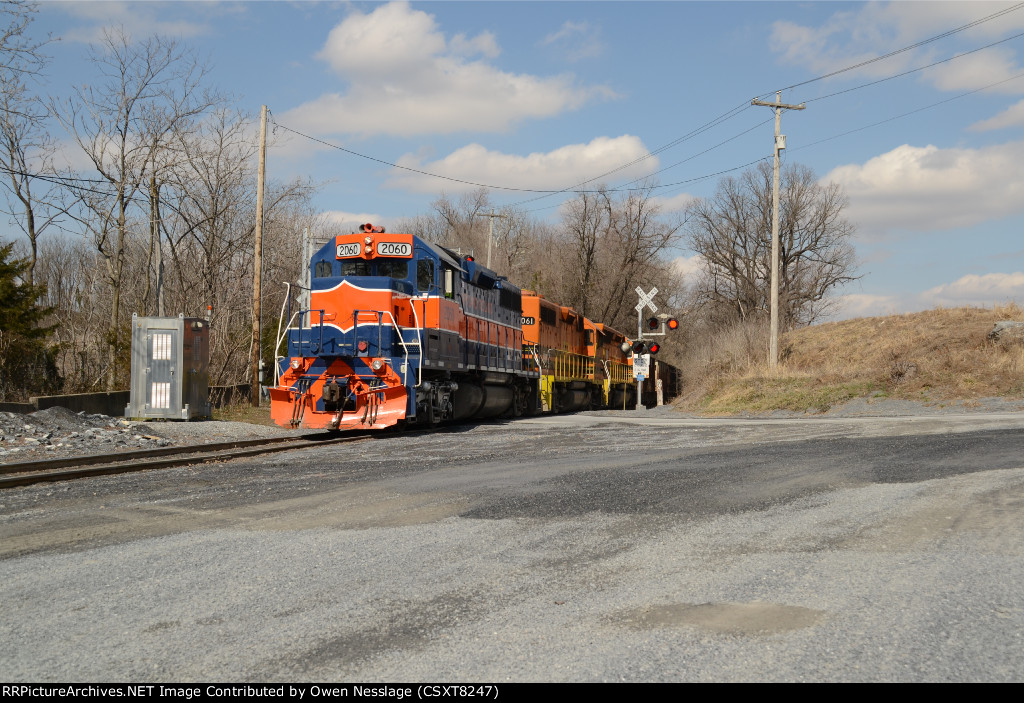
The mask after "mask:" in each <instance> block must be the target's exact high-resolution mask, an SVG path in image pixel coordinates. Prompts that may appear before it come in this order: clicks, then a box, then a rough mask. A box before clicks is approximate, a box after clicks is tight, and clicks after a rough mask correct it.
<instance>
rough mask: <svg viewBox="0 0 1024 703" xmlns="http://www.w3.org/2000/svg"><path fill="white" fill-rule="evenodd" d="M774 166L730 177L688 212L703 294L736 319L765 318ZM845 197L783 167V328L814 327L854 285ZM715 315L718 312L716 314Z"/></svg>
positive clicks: (808, 174) (803, 171) (804, 172)
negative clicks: (833, 297)
mask: <svg viewBox="0 0 1024 703" xmlns="http://www.w3.org/2000/svg"><path fill="white" fill-rule="evenodd" d="M771 203H772V168H771V166H770V165H768V164H761V165H760V166H758V167H757V168H755V169H751V170H749V171H746V172H744V173H743V174H742V175H741V176H740V177H739V178H732V177H730V178H726V179H724V180H723V181H722V182H721V183H719V185H718V189H717V191H716V192H715V194H714V196H712V197H711V198H709V199H704V200H698V201H696V202H695V203H694V204H693V205H692V206H691V208H690V211H689V214H690V221H689V224H688V227H687V230H688V235H689V244H690V247H691V248H692V249H693V250H694V251H695V252H697V253H698V254H700V255H701V257H702V258H703V260H704V264H705V267H706V269H705V276H704V278H703V280H702V281H700V282H699V283H698V284H697V289H698V293H699V295H700V296H701V297H702V298H703V299H704V301H705V303H707V304H709V305H710V306H711V308H712V309H713V314H719V315H721V314H722V313H725V316H726V317H728V316H732V317H733V318H734V319H738V320H744V321H746V320H751V319H753V318H756V317H759V316H762V315H766V314H767V313H768V293H769V287H770V277H769V269H770V256H771V215H772V213H771ZM846 204H847V202H846V197H845V195H844V194H843V192H842V189H841V188H840V187H839V186H838V185H837V184H835V183H829V184H827V185H822V184H820V183H818V182H817V178H816V177H815V175H814V172H813V171H812V170H811V169H809V168H807V167H805V166H800V165H791V166H787V167H785V168H784V169H783V171H782V175H781V182H780V207H779V214H780V217H779V238H780V256H779V261H780V263H779V291H780V295H779V305H780V313H781V314H780V320H781V321H782V324H783V326H784V327H792V326H794V325H799V324H809V323H810V322H813V321H814V320H815V319H817V318H818V317H819V316H820V315H821V314H822V313H824V312H825V311H827V310H828V309H829V304H830V300H829V298H828V296H829V294H830V293H832V292H833V291H834V290H835V289H836V288H837V287H839V286H841V285H843V284H845V283H847V282H849V281H852V280H855V279H856V278H857V276H855V275H854V271H855V257H854V252H853V246H852V243H851V240H852V238H853V235H854V231H855V230H854V227H853V225H852V224H851V223H850V222H848V221H847V220H845V219H844V218H843V211H844V209H845V208H846ZM714 311H717V312H714Z"/></svg>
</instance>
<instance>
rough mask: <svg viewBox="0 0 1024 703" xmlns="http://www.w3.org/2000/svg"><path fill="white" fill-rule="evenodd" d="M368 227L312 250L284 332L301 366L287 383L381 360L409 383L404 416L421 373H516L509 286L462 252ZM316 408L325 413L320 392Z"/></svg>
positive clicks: (515, 314)
mask: <svg viewBox="0 0 1024 703" xmlns="http://www.w3.org/2000/svg"><path fill="white" fill-rule="evenodd" d="M373 229H375V230H377V231H372V230H371V231H364V232H359V233H353V234H350V235H341V236H339V237H336V238H335V240H334V241H333V242H329V243H328V244H326V245H324V246H323V247H322V248H321V249H320V250H319V251H317V252H316V254H315V255H314V256H313V258H312V260H311V262H310V272H311V281H312V285H311V288H312V291H311V296H310V299H311V309H310V310H309V311H304V312H302V313H301V315H300V317H301V318H302V319H301V321H300V328H299V329H291V330H289V332H288V336H287V351H286V354H287V355H288V357H290V358H291V360H293V363H294V360H295V359H302V360H303V361H302V366H303V367H304V368H302V369H301V373H296V371H293V372H292V374H290V378H288V379H287V380H288V381H291V382H292V383H293V385H297V384H298V383H299V377H301V378H302V379H305V381H306V382H307V384H309V385H312V384H313V383H315V381H316V379H319V378H321V377H324V376H325V375H326V376H338V375H355V376H357V377H360V378H366V379H369V380H374V379H375V378H379V377H380V370H379V369H378V370H377V371H376V372H375V371H374V369H373V368H372V365H373V364H374V363H375V362H377V360H383V361H384V362H385V363H386V364H387V365H388V367H389V368H388V370H389V371H393V372H394V373H396V374H397V375H399V376H400V377H401V385H403V386H405V387H406V388H407V389H409V391H410V392H409V393H408V399H407V408H406V411H407V414H408V415H409V416H412V415H414V414H415V411H416V404H415V393H413V392H411V389H413V388H415V387H416V386H417V385H418V383H419V381H420V380H422V379H423V378H426V377H432V376H433V377H436V376H437V375H438V374H446V373H449V372H456V373H459V372H468V371H492V372H501V373H512V374H517V375H521V374H523V370H522V334H521V331H520V330H519V316H520V301H519V289H518V288H517V287H515V286H514V285H511V284H509V283H508V282H507V281H505V280H503V279H502V278H500V277H498V276H497V275H496V274H495V273H494V272H492V271H490V270H488V269H486V268H484V267H482V266H478V265H476V263H475V262H474V261H472V259H471V258H469V259H460V258H459V257H458V255H457V254H455V253H454V252H451V251H450V250H447V249H444V248H442V247H439V246H435V245H433V244H430V243H428V242H425V241H423V240H422V239H420V238H418V237H415V236H413V235H409V234H389V233H385V232H383V231H380V228H373ZM288 361H289V359H285V360H284V361H283V363H282V366H285V365H287V364H288ZM310 362H311V363H310ZM377 363H379V362H377ZM282 371H286V369H282ZM285 380H286V379H285V378H282V385H285ZM315 411H317V412H323V411H325V408H324V403H323V401H322V400H321V401H318V402H317V403H316V408H315Z"/></svg>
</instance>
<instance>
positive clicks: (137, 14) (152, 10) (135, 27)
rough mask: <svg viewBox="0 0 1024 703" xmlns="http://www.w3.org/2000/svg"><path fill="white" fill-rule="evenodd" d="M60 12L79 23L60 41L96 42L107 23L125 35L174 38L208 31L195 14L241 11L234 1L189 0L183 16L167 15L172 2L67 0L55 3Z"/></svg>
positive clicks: (99, 39) (99, 41) (101, 36)
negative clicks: (206, 0) (192, 0)
mask: <svg viewBox="0 0 1024 703" xmlns="http://www.w3.org/2000/svg"><path fill="white" fill-rule="evenodd" d="M55 5H58V6H59V7H60V8H61V9H62V10H63V11H64V12H66V13H68V14H69V15H72V16H74V17H77V18H78V19H79V20H80V23H79V24H78V26H76V27H72V28H70V29H68V30H66V31H65V32H63V33H62V34H61V37H60V38H61V40H62V41H70V42H83V43H87V44H98V43H102V41H103V31H104V29H106V28H109V27H124V29H125V30H126V31H127V32H128V34H129V35H131V36H133V37H135V38H136V39H142V38H145V37H148V36H151V35H153V34H160V35H163V36H167V37H173V38H174V39H189V38H192V37H198V36H202V35H205V34H208V33H209V32H210V31H211V25H210V24H209V23H208V22H205V21H199V20H198V19H197V18H198V17H200V16H202V15H203V14H207V13H210V12H212V13H213V14H215V15H220V14H224V13H225V12H228V13H234V12H239V11H243V8H242V7H241V6H235V5H234V3H231V4H228V5H224V4H223V3H200V4H198V5H196V4H193V3H189V5H188V8H189V9H188V10H187V12H186V15H187V19H185V18H182V19H168V18H167V17H166V15H167V14H168V9H170V8H174V4H173V3H172V4H170V5H167V4H164V3H155V2H154V3H149V2H67V3H55ZM171 11H172V12H173V9H172V10H171Z"/></svg>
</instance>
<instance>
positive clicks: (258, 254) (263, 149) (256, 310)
mask: <svg viewBox="0 0 1024 703" xmlns="http://www.w3.org/2000/svg"><path fill="white" fill-rule="evenodd" d="M266 169H267V106H266V105H264V106H263V108H262V109H261V110H260V164H259V170H258V171H257V172H256V248H255V252H254V256H253V263H252V268H253V273H252V347H251V348H250V350H249V355H250V357H251V359H252V369H251V371H252V391H251V392H250V394H249V402H250V404H251V405H252V406H253V407H254V408H258V407H259V406H260V372H261V371H262V367H263V354H262V352H261V350H260V332H261V329H260V327H261V325H260V313H261V311H260V302H261V301H260V296H261V290H260V288H261V286H262V283H263V183H264V180H265V178H264V177H265V174H266Z"/></svg>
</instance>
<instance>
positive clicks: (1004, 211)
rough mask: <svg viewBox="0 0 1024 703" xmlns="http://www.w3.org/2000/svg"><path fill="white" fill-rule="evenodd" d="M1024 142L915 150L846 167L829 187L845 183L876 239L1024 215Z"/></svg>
mask: <svg viewBox="0 0 1024 703" xmlns="http://www.w3.org/2000/svg"><path fill="white" fill-rule="evenodd" d="M1022 160H1024V142H1011V143H1008V144H1000V145H996V146H991V147H985V148H983V149H939V148H938V147H935V146H931V145H929V146H926V147H914V146H910V145H907V144H904V145H903V146H900V147H897V148H895V149H893V150H892V151H890V152H887V153H885V154H882V155H881V156H876V157H875V158H873V159H871V160H869V161H867V162H866V163H865V164H863V165H858V164H849V165H846V166H839V167H837V168H835V169H833V170H832V171H831V172H830V173H829V174H828V175H826V176H825V177H824V178H823V179H822V181H823V182H828V181H835V182H837V183H839V184H840V185H841V186H842V187H843V188H844V190H845V191H846V194H847V195H848V196H849V199H850V207H849V209H848V211H847V216H848V217H849V218H850V220H852V221H853V222H854V223H855V224H856V225H857V226H858V229H859V232H860V235H861V236H864V237H866V238H868V239H871V238H877V237H879V236H880V235H882V234H884V233H886V232H887V231H888V230H890V229H909V230H917V231H930V230H937V229H938V230H942V229H952V228H956V227H966V226H970V225H974V224H977V223H979V222H984V221H987V220H995V219H1000V218H1002V217H1006V216H1008V215H1011V214H1014V213H1017V212H1020V211H1022V210H1024V170H1022V169H1021V168H1020V164H1021V162H1022Z"/></svg>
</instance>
